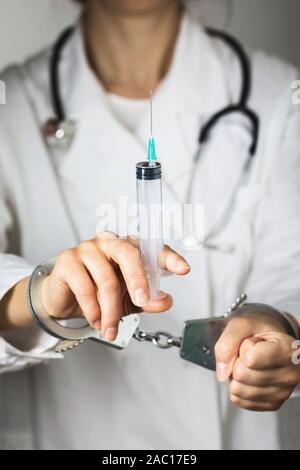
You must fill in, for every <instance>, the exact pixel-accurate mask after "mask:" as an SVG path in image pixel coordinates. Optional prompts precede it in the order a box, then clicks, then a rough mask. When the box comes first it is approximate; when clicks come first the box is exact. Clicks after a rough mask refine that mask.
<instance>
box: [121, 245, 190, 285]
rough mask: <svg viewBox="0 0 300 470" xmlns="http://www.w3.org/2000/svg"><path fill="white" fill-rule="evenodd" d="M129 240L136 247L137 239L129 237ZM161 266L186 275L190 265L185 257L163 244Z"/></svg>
mask: <svg viewBox="0 0 300 470" xmlns="http://www.w3.org/2000/svg"><path fill="white" fill-rule="evenodd" d="M129 240H130V242H131V243H132V244H133V245H134V246H136V247H137V248H138V240H137V239H136V238H134V237H129ZM161 268H162V269H164V270H167V271H169V272H170V273H172V274H177V275H179V276H183V275H186V274H188V273H189V272H190V270H191V267H190V265H189V264H188V262H187V261H186V260H185V258H184V257H183V256H181V255H180V254H179V253H177V252H176V251H174V250H173V249H172V248H171V247H170V246H168V245H164V252H163V258H162V261H161Z"/></svg>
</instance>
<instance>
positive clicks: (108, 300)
mask: <svg viewBox="0 0 300 470" xmlns="http://www.w3.org/2000/svg"><path fill="white" fill-rule="evenodd" d="M78 252H79V255H80V257H81V259H82V261H83V262H84V264H85V266H86V269H87V270H88V272H89V274H90V276H91V277H92V279H93V281H94V283H95V285H96V287H97V299H98V302H99V304H100V310H101V320H100V318H98V319H97V320H96V321H95V322H94V327H95V328H96V329H101V333H102V335H103V336H105V338H106V339H107V340H109V341H113V340H114V339H115V338H116V336H117V334H118V325H119V321H120V319H121V316H122V303H121V285H120V281H119V279H118V277H117V274H116V272H115V270H114V268H113V267H112V265H111V264H110V263H109V262H108V260H107V258H106V257H105V256H104V255H103V254H102V253H101V252H100V251H99V249H98V248H97V245H96V244H95V243H94V242H92V241H89V242H84V243H82V244H81V245H80V246H79V248H78Z"/></svg>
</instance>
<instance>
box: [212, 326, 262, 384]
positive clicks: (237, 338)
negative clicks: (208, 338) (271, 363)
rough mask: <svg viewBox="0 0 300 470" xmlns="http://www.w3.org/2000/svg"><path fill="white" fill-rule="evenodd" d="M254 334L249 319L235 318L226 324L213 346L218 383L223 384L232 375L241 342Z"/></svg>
mask: <svg viewBox="0 0 300 470" xmlns="http://www.w3.org/2000/svg"><path fill="white" fill-rule="evenodd" d="M254 334H255V331H254V327H253V323H252V322H251V320H250V319H249V318H241V317H235V318H232V319H231V320H230V321H229V323H228V324H227V326H226V328H225V330H224V331H223V333H222V335H221V336H220V338H219V340H218V342H217V343H216V346H215V356H216V372H217V379H218V381H219V382H225V381H226V380H227V379H229V377H230V376H231V374H232V370H233V365H234V363H235V361H236V359H237V358H238V356H239V350H240V346H241V344H242V342H243V341H244V340H245V339H247V338H250V337H252V336H253V335H254Z"/></svg>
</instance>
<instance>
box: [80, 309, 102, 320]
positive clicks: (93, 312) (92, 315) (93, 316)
mask: <svg viewBox="0 0 300 470" xmlns="http://www.w3.org/2000/svg"><path fill="white" fill-rule="evenodd" d="M83 313H84V316H85V317H86V318H87V319H88V320H89V321H91V322H94V321H96V320H98V319H99V318H100V315H101V313H100V309H99V308H98V309H97V308H91V309H90V310H87V311H86V312H83Z"/></svg>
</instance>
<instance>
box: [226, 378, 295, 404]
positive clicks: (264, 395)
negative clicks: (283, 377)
mask: <svg viewBox="0 0 300 470" xmlns="http://www.w3.org/2000/svg"><path fill="white" fill-rule="evenodd" d="M229 393H230V395H235V396H236V397H239V398H240V399H242V400H248V401H254V402H276V403H278V402H280V401H281V402H283V401H285V400H287V399H288V398H289V396H290V395H291V389H290V387H285V388H282V387H280V386H276V385H270V386H266V387H255V386H252V385H244V384H241V383H240V382H237V381H236V380H232V381H231V383H230V386H229Z"/></svg>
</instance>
